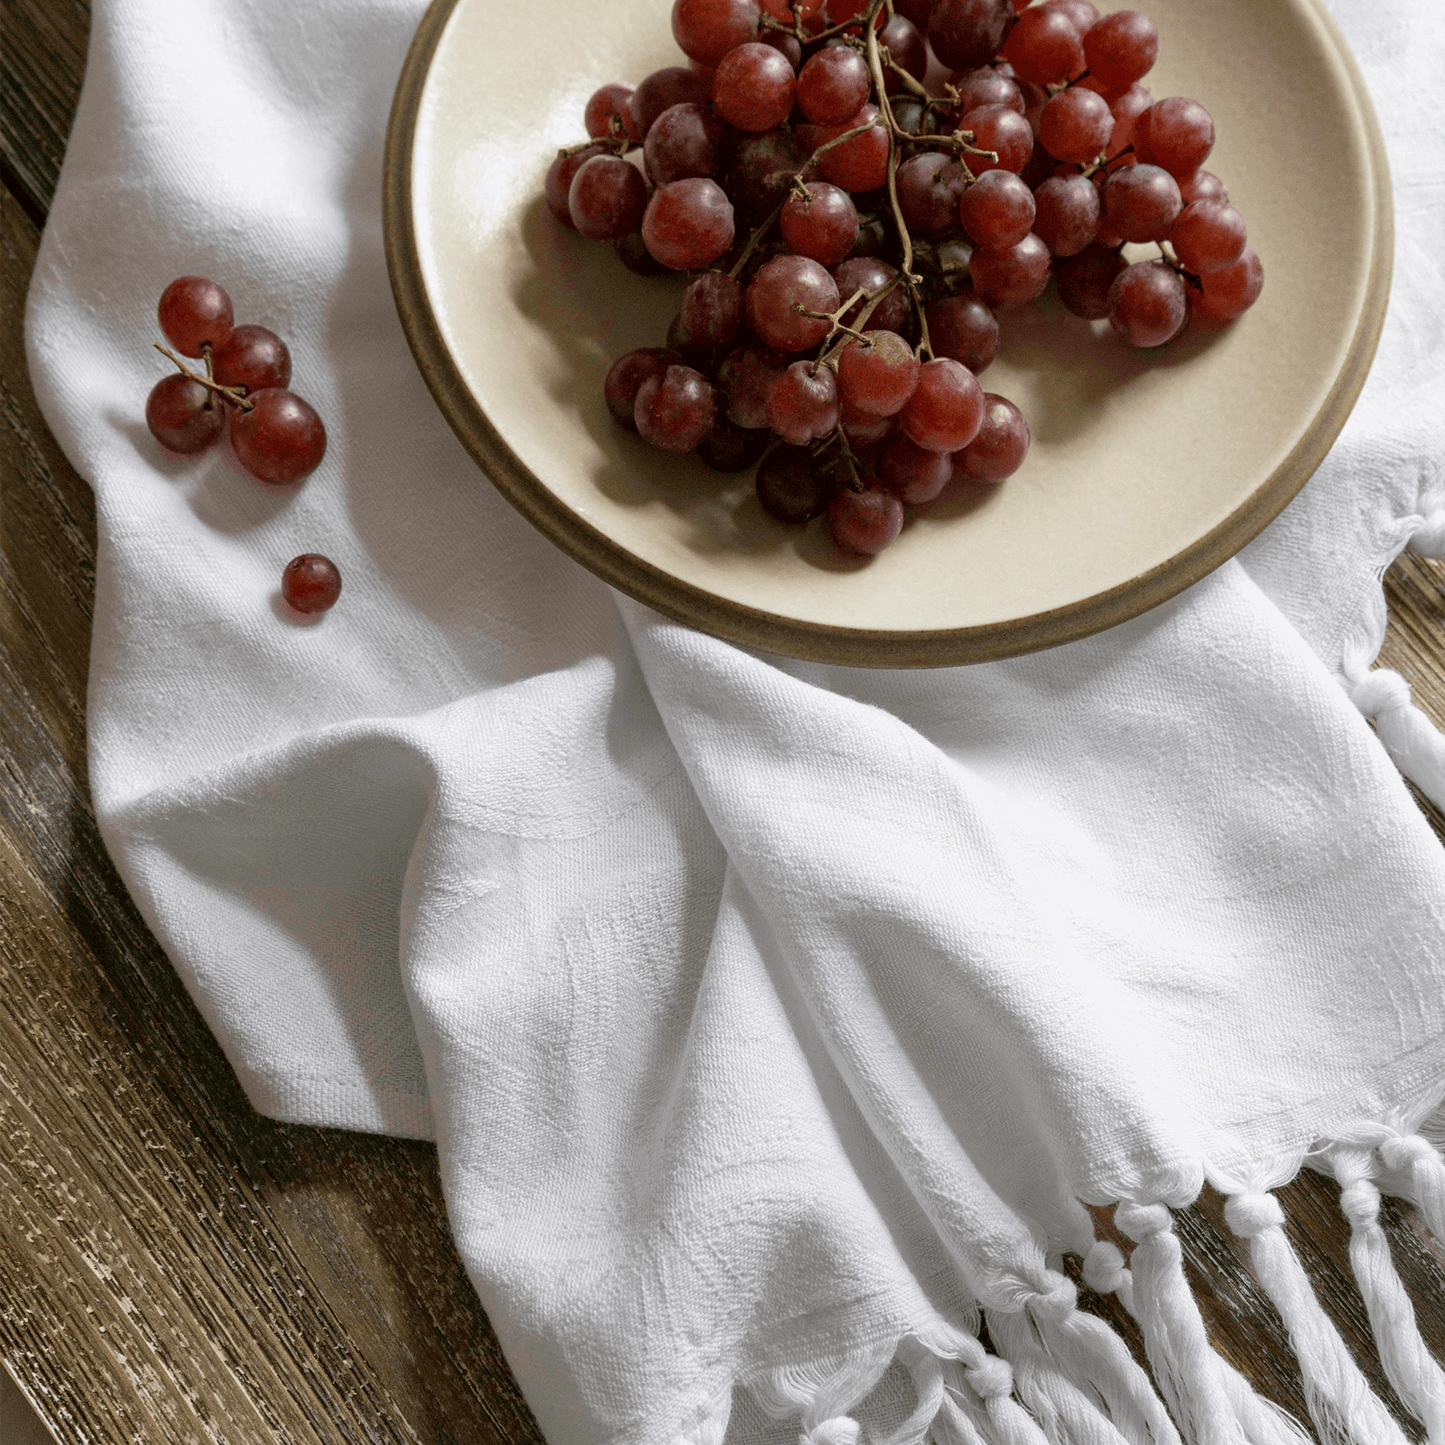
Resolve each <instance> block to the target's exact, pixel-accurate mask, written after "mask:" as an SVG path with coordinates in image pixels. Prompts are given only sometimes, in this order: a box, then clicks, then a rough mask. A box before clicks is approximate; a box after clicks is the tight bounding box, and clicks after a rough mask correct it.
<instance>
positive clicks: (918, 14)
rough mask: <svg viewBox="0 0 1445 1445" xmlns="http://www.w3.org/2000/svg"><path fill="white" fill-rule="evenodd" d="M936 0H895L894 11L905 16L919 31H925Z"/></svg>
mask: <svg viewBox="0 0 1445 1445" xmlns="http://www.w3.org/2000/svg"><path fill="white" fill-rule="evenodd" d="M937 3H938V0H895V4H894V6H893V8H894V10H895V11H897V13H898V14H899V15H906V16H907V17H908V18H909V19H910V20H911V21H912V22H913V23H914V24H915V25H916V26H917V27H918V28H919V30H921V31H927V29H928V19H929V16H931V15H932V14H933V7H934V6H935V5H936V4H937Z"/></svg>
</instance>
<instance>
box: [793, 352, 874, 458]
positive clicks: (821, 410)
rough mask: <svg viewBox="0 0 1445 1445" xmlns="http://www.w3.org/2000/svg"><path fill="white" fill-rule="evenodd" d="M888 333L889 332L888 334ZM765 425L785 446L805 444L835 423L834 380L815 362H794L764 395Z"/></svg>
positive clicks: (829, 429) (829, 373) (816, 438)
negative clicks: (766, 405)
mask: <svg viewBox="0 0 1445 1445" xmlns="http://www.w3.org/2000/svg"><path fill="white" fill-rule="evenodd" d="M889 334H891V333H889ZM768 425H769V426H770V427H772V429H773V430H774V431H775V432H776V433H777V434H778V435H779V436H780V437H782V439H783V440H784V441H785V442H787V443H788V445H789V446H795V447H801V446H806V445H807V443H809V442H811V441H817V440H818V439H819V438H821V437H825V436H827V435H828V433H829V432H831V431H832V430H833V428H834V427H835V426H837V425H838V383H837V380H836V378H835V377H834V375H833V372H832V370H831V369H830V368H829V367H826V366H819V365H818V364H817V362H815V361H795V362H793V364H792V365H791V366H790V367H789V368H788V369H787V370H786V371H785V372H784V373H783V374H782V376H781V377H779V378H778V384H777V385H776V386H775V387H774V388H773V390H772V394H771V395H770V396H769V397H768Z"/></svg>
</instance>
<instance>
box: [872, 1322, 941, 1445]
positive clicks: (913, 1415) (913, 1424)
mask: <svg viewBox="0 0 1445 1445" xmlns="http://www.w3.org/2000/svg"><path fill="white" fill-rule="evenodd" d="M897 1358H898V1363H899V1364H901V1365H902V1366H903V1367H904V1369H906V1370H907V1371H908V1374H909V1377H910V1378H911V1379H912V1381H913V1389H914V1393H915V1394H916V1395H917V1396H918V1403H917V1404H916V1405H915V1406H914V1407H913V1409H912V1411H911V1412H910V1413H909V1416H908V1418H907V1419H906V1420H905V1421H904V1422H903V1423H902V1424H901V1425H899V1426H898V1428H897V1429H895V1430H890V1431H889V1432H888V1434H887V1435H884V1436H882V1437H881V1438H879V1439H878V1440H877V1441H876V1442H875V1445H923V1442H924V1440H926V1439H927V1438H928V1432H929V1429H930V1428H931V1427H932V1425H933V1421H934V1418H935V1417H936V1416H937V1414H938V1412H939V1409H940V1408H941V1407H942V1405H943V1372H944V1363H943V1361H942V1360H940V1359H939V1358H938V1356H937V1355H935V1354H934V1353H933V1351H932V1350H930V1349H929V1348H928V1347H927V1346H926V1345H924V1344H922V1343H921V1342H920V1341H919V1340H918V1339H917V1338H915V1337H914V1336H912V1335H907V1336H905V1337H904V1338H903V1339H902V1340H901V1341H899V1344H898V1356H897Z"/></svg>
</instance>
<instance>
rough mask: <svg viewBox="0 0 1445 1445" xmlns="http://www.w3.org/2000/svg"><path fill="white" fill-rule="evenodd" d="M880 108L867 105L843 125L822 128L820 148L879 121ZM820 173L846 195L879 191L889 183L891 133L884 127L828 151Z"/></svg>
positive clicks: (873, 129) (819, 139)
mask: <svg viewBox="0 0 1445 1445" xmlns="http://www.w3.org/2000/svg"><path fill="white" fill-rule="evenodd" d="M877 116H878V107H877V106H876V105H871V104H870V105H865V106H864V107H863V108H862V109H861V110H860V111H859V112H858V113H857V115H855V116H853V117H852V118H851V119H849V120H848V121H846V122H845V123H844V124H842V125H835V126H828V127H824V128H820V130H819V132H818V145H819V147H822V146H823V145H825V144H826V143H827V142H828V141H831V140H833V139H834V138H835V137H837V136H840V135H846V134H847V133H848V132H849V131H850V130H856V129H857V128H858V127H859V126H861V125H867V124H868V122H869V121H871V120H876V119H877ZM818 169H819V170H820V171H822V173H823V175H824V176H825V177H826V178H827V179H828V180H830V181H832V182H833V184H834V185H835V186H842V187H843V189H844V190H845V191H876V190H877V189H878V188H879V186H881V185H882V184H883V183H884V182H885V181H886V180H887V179H888V132H887V130H886V129H885V128H884V127H883V126H881V125H875V126H871V127H870V128H869V129H868V130H865V131H864V132H863V133H862V135H856V136H854V137H853V139H852V140H846V141H844V142H843V144H842V145H839V146H834V147H833V149H832V150H830V151H824V152H823V154H822V155H821V156H819V157H818Z"/></svg>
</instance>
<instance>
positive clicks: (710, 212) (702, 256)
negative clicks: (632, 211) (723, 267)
mask: <svg viewBox="0 0 1445 1445" xmlns="http://www.w3.org/2000/svg"><path fill="white" fill-rule="evenodd" d="M642 239H643V240H644V241H645V242H646V243H647V249H648V250H649V251H651V252H652V254H653V255H654V256H656V257H657V259H658V260H659V261H661V262H662V264H663V265H664V266H671V267H672V269H673V270H674V271H696V270H699V269H701V268H702V267H703V266H709V265H711V264H712V263H713V262H714V261H716V260H717V258H718V257H719V256H721V255H722V253H723V252H724V251H726V250H727V248H728V247H729V246H731V245H732V241H733V208H732V203H731V202H730V201H729V200H728V198H727V195H726V193H725V192H724V191H723V188H722V187H721V186H720V185H718V183H717V182H716V181H712V180H708V179H707V178H706V177H704V176H690V177H688V179H686V180H682V181H673V182H672V184H671V185H666V186H659V187H658V188H657V189H656V190H655V191H654V192H653V193H652V199H651V200H650V201H649V202H648V203H647V209H646V211H645V212H644V213H643V216H642Z"/></svg>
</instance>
